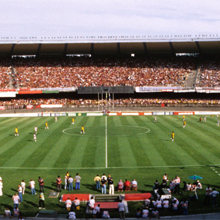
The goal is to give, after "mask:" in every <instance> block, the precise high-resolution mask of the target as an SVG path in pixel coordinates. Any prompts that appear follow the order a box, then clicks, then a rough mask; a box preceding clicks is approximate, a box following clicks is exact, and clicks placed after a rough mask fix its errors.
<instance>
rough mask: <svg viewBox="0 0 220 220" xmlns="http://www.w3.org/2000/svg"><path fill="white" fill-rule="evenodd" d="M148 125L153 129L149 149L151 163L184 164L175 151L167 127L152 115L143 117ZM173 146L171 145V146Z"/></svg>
mask: <svg viewBox="0 0 220 220" xmlns="http://www.w3.org/2000/svg"><path fill="white" fill-rule="evenodd" d="M141 119H142V120H143V121H144V122H145V123H146V126H147V127H149V128H150V129H151V132H150V136H149V140H150V142H151V143H150V145H149V147H148V151H149V154H150V159H151V164H152V165H153V166H157V165H161V166H169V165H173V166H175V165H182V163H181V162H180V161H179V159H178V158H176V157H175V154H174V152H173V145H174V143H172V142H171V140H170V135H168V133H167V129H166V128H164V127H162V126H161V124H160V123H159V122H157V123H155V122H154V119H153V117H152V116H146V117H143V118H142V117H141ZM170 146H171V147H170Z"/></svg>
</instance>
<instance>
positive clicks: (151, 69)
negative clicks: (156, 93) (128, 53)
mask: <svg viewBox="0 0 220 220" xmlns="http://www.w3.org/2000/svg"><path fill="white" fill-rule="evenodd" d="M1 62H2V65H1V64H0V72H2V74H4V78H5V79H4V83H2V84H1V88H8V81H10V74H11V73H12V72H13V74H14V76H13V77H12V78H13V80H12V81H13V86H14V87H15V88H66V87H80V86H83V87H88V86H166V85H169V86H170V85H172V86H181V85H183V84H184V82H185V80H186V78H187V75H188V73H190V72H192V70H195V68H196V67H195V60H194V58H192V57H176V58H153V57H151V58H150V57H147V58H146V57H145V58H143V57H142V58H138V57H137V58H136V57H127V58H89V57H80V58H78V57H69V58H44V59H37V58H13V59H12V60H11V62H9V61H1ZM12 68H13V70H14V71H12V70H11V69H12ZM8 74H9V75H8ZM6 76H7V77H6Z"/></svg>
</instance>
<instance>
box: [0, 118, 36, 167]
mask: <svg viewBox="0 0 220 220" xmlns="http://www.w3.org/2000/svg"><path fill="white" fill-rule="evenodd" d="M35 120H36V119H35V118H26V120H25V121H23V125H22V126H20V127H24V128H25V131H24V129H21V132H19V134H20V136H18V137H17V136H16V137H15V136H14V135H11V136H10V137H9V140H8V142H6V143H4V144H2V145H1V147H0V155H1V160H0V165H1V166H4V164H5V163H7V161H8V160H10V159H9V158H12V157H13V156H14V155H16V154H18V152H19V151H20V150H21V149H22V148H23V147H24V146H26V144H28V143H29V142H30V140H32V135H31V134H30V127H31V125H32V123H34V121H35ZM24 143H26V144H24ZM19 157H21V158H22V155H20V156H19ZM14 159H15V160H14V161H12V162H14V163H15V161H16V160H18V159H17V158H16V157H15V158H14ZM22 161H23V160H22Z"/></svg>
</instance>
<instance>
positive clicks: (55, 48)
mask: <svg viewBox="0 0 220 220" xmlns="http://www.w3.org/2000/svg"><path fill="white" fill-rule="evenodd" d="M176 53H200V54H201V53H204V54H206V53H220V40H218V41H185V42H184V41H183V42H177V41H170V42H133V41H130V42H112V43H109V42H108V43H101V42H100V43H63V42H62V43H42V44H41V43H8V44H0V56H2V57H3V56H4V57H10V56H13V55H37V56H45V55H59V56H65V55H71V54H92V55H102V54H103V55H104V54H106V55H131V54H136V55H157V54H170V55H172V54H176Z"/></svg>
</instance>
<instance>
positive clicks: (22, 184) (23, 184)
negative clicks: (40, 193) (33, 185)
mask: <svg viewBox="0 0 220 220" xmlns="http://www.w3.org/2000/svg"><path fill="white" fill-rule="evenodd" d="M25 186H26V183H25V182H24V180H22V181H21V188H22V194H23V195H24V193H25Z"/></svg>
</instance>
